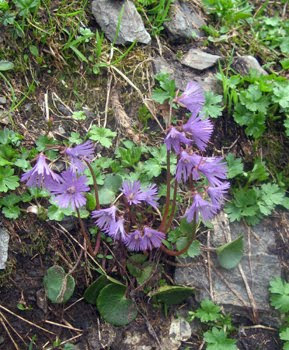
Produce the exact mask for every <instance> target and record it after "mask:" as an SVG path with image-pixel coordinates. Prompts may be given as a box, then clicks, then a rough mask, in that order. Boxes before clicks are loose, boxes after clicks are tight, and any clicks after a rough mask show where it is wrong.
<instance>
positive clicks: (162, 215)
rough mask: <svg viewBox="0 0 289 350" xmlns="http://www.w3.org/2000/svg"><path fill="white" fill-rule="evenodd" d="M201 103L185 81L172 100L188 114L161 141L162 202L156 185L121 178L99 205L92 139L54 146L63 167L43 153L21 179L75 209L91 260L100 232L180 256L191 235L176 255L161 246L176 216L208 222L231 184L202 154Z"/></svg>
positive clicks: (205, 127) (208, 129)
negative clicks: (86, 216)
mask: <svg viewBox="0 0 289 350" xmlns="http://www.w3.org/2000/svg"><path fill="white" fill-rule="evenodd" d="M204 102H205V97H204V92H203V90H202V88H201V87H200V86H199V84H197V83H196V82H189V83H188V85H187V87H186V89H185V91H184V93H183V94H182V95H181V96H177V97H176V98H175V100H174V105H179V106H180V107H182V108H186V109H187V110H188V112H189V117H188V118H186V119H185V120H184V119H183V120H178V121H177V122H176V123H175V125H173V124H171V125H168V128H167V131H166V136H165V138H164V144H165V146H166V149H167V178H166V189H167V192H166V200H165V203H161V202H160V200H159V196H158V188H157V185H156V184H149V185H147V186H142V184H141V182H140V181H130V180H127V179H124V181H123V183H122V185H121V187H120V188H119V195H118V197H117V199H116V200H115V201H114V203H112V204H111V206H108V207H107V206H106V207H101V206H100V204H99V197H98V185H97V181H96V175H95V173H94V170H93V168H92V166H91V164H90V163H91V162H92V161H93V159H94V158H95V145H94V143H93V142H92V141H86V142H84V143H83V144H80V145H77V146H75V147H60V146H59V147H58V149H59V151H60V154H62V155H63V161H64V163H65V165H66V167H65V170H64V171H62V172H61V173H60V174H58V173H56V172H54V171H53V170H52V163H49V159H47V157H46V156H45V155H44V153H40V154H39V155H38V156H37V157H36V159H35V165H34V167H33V168H32V169H31V170H29V171H27V172H26V173H25V174H23V175H22V178H21V181H23V182H25V183H26V185H27V186H29V187H41V188H45V189H46V190H48V191H49V193H50V194H51V196H52V198H53V200H54V202H55V203H56V204H57V205H58V206H59V207H60V208H70V209H73V210H75V211H76V213H77V215H78V218H79V221H80V227H81V232H82V234H83V237H84V239H85V241H86V247H87V249H88V251H89V253H90V254H93V255H94V256H95V255H96V254H97V253H98V250H99V247H100V240H101V233H104V234H105V235H107V236H109V237H111V238H112V239H113V240H114V241H119V242H120V244H121V245H123V246H126V247H127V249H128V250H130V251H143V252H144V251H150V250H152V249H162V250H163V251H164V252H166V253H167V254H170V255H174V256H175V255H180V254H183V253H184V252H185V251H186V250H187V249H188V248H189V246H190V244H191V242H192V241H193V239H194V236H195V232H192V237H191V240H189V242H188V244H187V246H186V247H185V248H184V249H182V250H181V251H172V250H169V249H168V248H166V247H165V245H164V244H163V241H164V240H165V239H166V235H167V232H168V231H169V230H170V228H171V225H172V222H173V219H174V217H175V214H176V212H177V214H178V215H179V217H183V218H185V219H186V220H187V222H188V223H191V222H193V223H194V224H195V225H193V227H197V226H198V223H199V222H200V221H208V220H211V219H212V218H213V217H214V216H215V215H216V214H217V213H218V211H219V210H220V209H221V207H222V205H223V203H224V200H225V196H226V194H227V191H228V189H229V186H230V185H229V182H228V181H226V179H227V166H226V163H225V162H224V159H223V158H221V157H214V156H208V155H206V154H205V151H206V149H207V146H208V144H209V142H210V138H211V136H212V133H213V124H212V123H211V121H210V120H209V119H204V117H203V115H202V109H203V106H204ZM54 148H55V147H54ZM172 153H174V154H175V155H176V156H177V166H176V171H175V176H174V178H172V175H171V171H170V157H171V154H172ZM87 168H88V169H89V171H90V172H91V175H92V179H93V187H94V194H95V203H96V208H95V210H93V211H92V213H91V217H92V219H93V222H94V224H95V225H96V227H97V228H98V235H97V239H96V245H95V247H92V243H91V240H90V237H89V234H88V233H87V232H86V229H85V226H84V225H83V222H82V219H81V218H80V212H79V210H80V208H82V207H84V206H85V205H86V201H87V197H86V194H87V193H88V192H89V191H90V187H89V186H88V184H87V183H88V178H87V176H86V175H84V171H85V170H86V169H87ZM172 187H173V193H171V191H172V190H171V188H172ZM180 188H181V189H182V191H181V192H180V193H188V192H189V193H190V199H189V203H190V204H189V205H188V206H187V209H185V210H183V212H182V210H181V209H180V208H178V210H176V209H177V207H178V206H177V194H178V189H180ZM184 189H186V191H184ZM186 197H187V196H186Z"/></svg>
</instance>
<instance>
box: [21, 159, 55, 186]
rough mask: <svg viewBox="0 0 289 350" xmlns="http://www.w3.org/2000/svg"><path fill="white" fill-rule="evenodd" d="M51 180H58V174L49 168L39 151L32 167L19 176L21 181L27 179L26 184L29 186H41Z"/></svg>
mask: <svg viewBox="0 0 289 350" xmlns="http://www.w3.org/2000/svg"><path fill="white" fill-rule="evenodd" d="M51 180H53V181H56V182H60V176H59V175H58V174H56V173H54V172H53V171H52V170H51V169H50V168H49V166H48V164H47V163H46V157H45V155H44V154H43V153H40V154H39V156H38V157H37V162H36V164H35V165H34V167H33V168H32V169H31V170H28V171H27V172H26V173H24V174H23V175H22V177H21V181H27V182H26V185H27V186H29V187H41V186H42V185H43V184H44V185H45V183H46V182H48V181H51Z"/></svg>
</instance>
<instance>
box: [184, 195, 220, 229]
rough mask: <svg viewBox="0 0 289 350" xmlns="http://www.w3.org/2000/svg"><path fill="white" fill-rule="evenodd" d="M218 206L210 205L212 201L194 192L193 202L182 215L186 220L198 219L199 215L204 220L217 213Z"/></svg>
mask: <svg viewBox="0 0 289 350" xmlns="http://www.w3.org/2000/svg"><path fill="white" fill-rule="evenodd" d="M217 210H218V208H217V207H215V206H214V205H212V203H210V202H208V201H206V200H204V199H203V198H202V197H201V196H200V195H199V194H198V193H197V194H195V196H194V200H193V204H192V205H191V206H190V208H189V209H188V210H187V211H186V213H185V215H184V217H185V218H186V219H187V221H188V222H192V221H193V220H196V222H197V221H198V220H199V217H200V216H201V217H202V219H203V220H204V221H207V220H210V219H212V218H213V217H214V216H215V214H216V213H217Z"/></svg>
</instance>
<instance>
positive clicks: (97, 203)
mask: <svg viewBox="0 0 289 350" xmlns="http://www.w3.org/2000/svg"><path fill="white" fill-rule="evenodd" d="M84 161H85V163H86V165H87V167H88V169H89V171H90V173H91V176H92V180H93V187H94V194H95V203H96V209H100V204H99V196H98V186H97V182H96V177H95V173H94V171H93V169H92V166H91V165H90V163H89V162H88V161H87V160H85V159H84Z"/></svg>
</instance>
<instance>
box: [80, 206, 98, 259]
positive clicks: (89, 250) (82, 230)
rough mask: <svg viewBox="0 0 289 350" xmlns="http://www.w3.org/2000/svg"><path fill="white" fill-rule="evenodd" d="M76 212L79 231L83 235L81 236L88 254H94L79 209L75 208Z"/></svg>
mask: <svg viewBox="0 0 289 350" xmlns="http://www.w3.org/2000/svg"><path fill="white" fill-rule="evenodd" d="M76 213H77V217H78V221H79V225H80V231H81V234H82V235H83V237H84V239H85V241H86V244H87V249H88V252H89V254H91V255H92V256H94V251H93V249H92V246H91V242H90V239H89V237H88V235H87V233H86V230H85V227H84V224H83V221H82V219H81V217H80V213H79V209H78V208H76Z"/></svg>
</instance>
